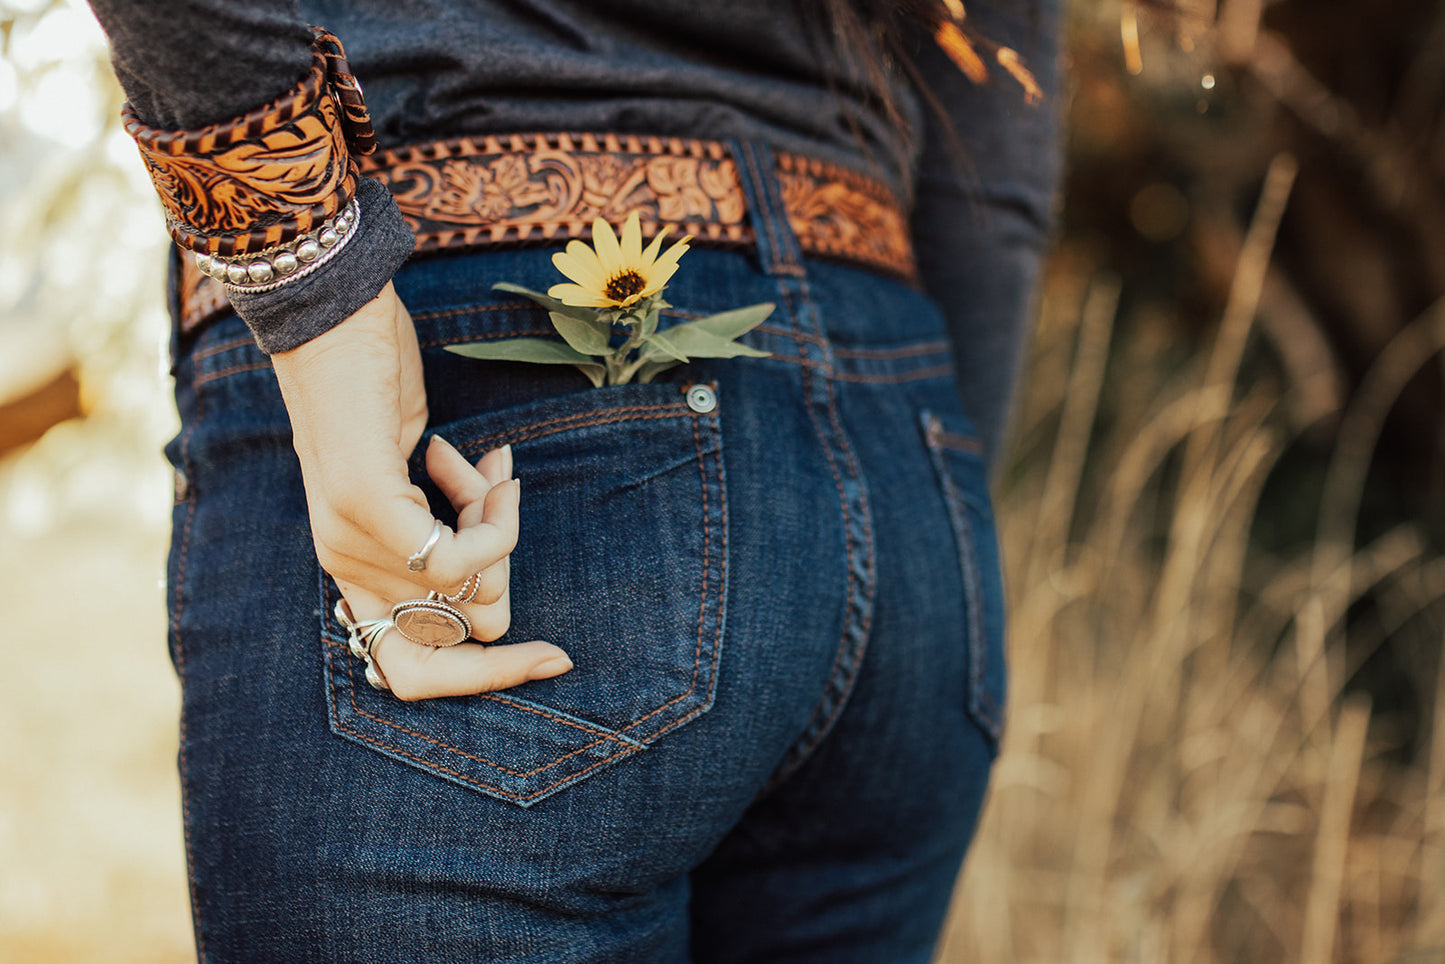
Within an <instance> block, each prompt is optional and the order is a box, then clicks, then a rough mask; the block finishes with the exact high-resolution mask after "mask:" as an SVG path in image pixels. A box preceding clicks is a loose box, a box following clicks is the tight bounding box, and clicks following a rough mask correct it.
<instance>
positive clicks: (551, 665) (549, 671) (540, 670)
mask: <svg viewBox="0 0 1445 964" xmlns="http://www.w3.org/2000/svg"><path fill="white" fill-rule="evenodd" d="M571 668H572V660H571V659H570V658H569V657H568V656H567V654H566V653H563V654H562V655H561V656H553V657H552V658H551V659H544V660H542V662H540V663H538V664H537V665H536V666H533V667H532V669H531V671H530V672H529V673H528V674H527V678H528V679H551V678H552V677H553V676H561V675H562V674H563V673H565V672H567V671H568V670H570V669H571Z"/></svg>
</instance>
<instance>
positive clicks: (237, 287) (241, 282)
mask: <svg viewBox="0 0 1445 964" xmlns="http://www.w3.org/2000/svg"><path fill="white" fill-rule="evenodd" d="M360 225H361V207H360V205H358V204H357V203H356V199H355V198H352V199H351V201H350V203H348V204H347V205H346V207H344V208H342V209H341V210H340V211H338V212H337V213H336V214H335V215H333V216H332V217H330V218H328V219H327V220H325V221H323V222H322V223H321V226H320V227H319V228H317V229H315V230H314V231H310V232H308V233H306V234H303V235H301V236H300V237H299V238H296V239H294V240H292V241H288V242H287V243H285V244H278V245H276V246H275V247H274V248H266V249H264V250H262V251H257V252H256V253H255V254H252V255H246V256H245V257H240V258H223V257H221V256H220V255H218V254H202V253H197V254H196V267H197V268H200V269H201V273H202V274H207V275H210V276H211V277H212V278H215V279H216V280H217V281H219V282H221V284H223V285H225V286H226V288H227V290H229V291H236V292H243V293H247V294H259V293H260V292H263V291H271V290H273V289H276V288H279V287H281V286H282V285H284V284H289V283H290V282H292V281H296V280H298V279H300V278H304V277H306V276H307V275H308V274H310V273H311V272H313V271H315V270H316V269H317V268H319V267H321V266H322V265H323V264H325V263H326V262H328V261H330V260H331V259H332V258H334V257H335V256H336V253H337V252H338V251H340V250H341V249H342V248H344V247H346V242H348V241H350V240H351V239H352V237H353V236H354V235H355V234H356V232H357V230H358V228H359V227H360Z"/></svg>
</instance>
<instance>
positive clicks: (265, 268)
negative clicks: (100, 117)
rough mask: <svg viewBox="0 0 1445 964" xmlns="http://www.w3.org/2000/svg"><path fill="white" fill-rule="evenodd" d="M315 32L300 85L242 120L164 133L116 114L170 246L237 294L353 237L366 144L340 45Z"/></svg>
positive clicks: (369, 135) (310, 266)
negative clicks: (146, 176) (157, 204)
mask: <svg viewBox="0 0 1445 964" xmlns="http://www.w3.org/2000/svg"><path fill="white" fill-rule="evenodd" d="M313 29H314V30H315V34H316V40H315V42H314V43H313V44H312V52H313V56H312V62H311V69H310V70H309V71H308V72H307V74H306V76H305V77H304V78H302V79H301V81H300V83H298V84H297V85H296V86H295V87H293V88H292V89H291V90H289V91H287V92H286V93H285V94H283V95H281V96H280V97H278V98H277V99H276V100H274V101H272V102H271V103H269V104H267V105H265V106H264V107H261V108H258V109H256V110H253V111H251V112H249V113H247V114H245V115H243V116H241V117H238V118H236V119H234V120H231V121H228V122H225V123H222V124H212V125H210V126H207V127H203V128H200V129H198V130H178V131H163V130H157V129H155V128H151V127H147V126H146V125H144V124H142V123H141V122H140V120H139V119H138V118H137V117H136V116H135V112H134V110H132V108H131V106H130V105H129V104H127V105H126V106H125V108H124V110H123V112H122V118H123V120H124V123H125V129H126V132H127V133H129V134H130V135H131V136H132V137H133V138H135V141H136V144H137V145H138V146H139V148H140V153H141V158H142V160H144V162H145V165H146V169H147V171H148V172H149V173H150V176H151V182H152V183H153V184H154V185H155V188H156V192H157V193H158V194H159V195H160V199H161V205H162V207H164V209H165V212H166V226H167V227H168V229H169V230H170V234H171V237H172V238H173V239H174V240H175V242H176V244H178V245H180V246H181V247H182V248H185V249H188V250H190V251H193V252H196V254H197V258H196V261H197V266H198V267H200V268H201V270H202V271H204V272H205V273H207V274H209V275H211V276H212V277H214V278H216V279H217V280H220V281H223V282H225V283H226V284H227V285H228V286H231V287H233V288H235V289H237V290H247V291H262V290H268V289H269V288H273V287H276V286H278V285H280V284H284V283H285V282H286V281H289V280H292V279H293V278H299V277H302V276H303V275H305V274H308V273H310V272H311V271H312V270H314V269H315V268H317V267H319V266H320V265H321V264H322V263H323V262H324V261H325V260H327V259H328V258H329V257H330V256H331V255H332V254H334V253H335V252H336V251H339V250H340V249H341V248H342V247H343V246H344V245H345V243H346V241H347V240H348V239H349V238H350V237H351V236H352V235H354V233H355V231H356V224H357V221H358V216H359V215H358V211H357V205H356V203H355V200H354V199H355V196H356V187H357V182H358V179H359V178H360V174H359V172H358V170H357V166H356V162H355V161H354V160H353V159H352V155H353V153H355V154H369V153H371V151H372V150H374V149H375V134H374V132H373V131H372V127H371V121H370V118H369V116H368V114H367V111H366V105H365V103H364V102H363V101H362V98H361V86H360V84H359V83H358V82H357V81H356V78H355V77H354V76H353V75H352V73H351V69H350V66H349V65H348V64H347V62H346V54H345V51H344V50H343V49H342V47H341V43H340V41H338V40H337V39H336V38H335V37H334V36H332V35H331V34H329V33H327V32H326V31H324V30H321V29H320V28H313Z"/></svg>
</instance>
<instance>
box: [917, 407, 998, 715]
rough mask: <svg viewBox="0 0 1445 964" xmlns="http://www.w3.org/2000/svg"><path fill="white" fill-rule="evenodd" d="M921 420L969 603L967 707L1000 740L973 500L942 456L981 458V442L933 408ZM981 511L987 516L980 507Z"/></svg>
mask: <svg viewBox="0 0 1445 964" xmlns="http://www.w3.org/2000/svg"><path fill="white" fill-rule="evenodd" d="M921 420H922V422H923V434H924V441H925V444H926V445H927V446H928V450H929V458H930V459H931V460H932V462H933V467H934V470H935V472H936V473H937V475H938V480H939V485H940V487H941V489H942V491H943V498H944V503H945V505H946V506H947V507H948V513H949V516H950V518H951V521H952V522H953V527H954V535H955V539H954V541H955V543H956V544H957V551H958V557H959V559H958V564H959V569H960V570H961V572H962V575H963V583H964V592H965V594H966V601H967V605H968V639H969V653H968V655H969V710H970V711H971V712H972V713H973V715H974V716H975V717H977V718H978V720H979V723H980V724H981V725H982V726H983V728H984V730H985V731H987V733H988V734H989V736H991V737H992V738H993V739H994V740H995V741H997V740H998V739H999V737H1000V736H1001V735H1002V733H1003V720H1002V719H1001V718H1000V715H999V705H998V700H997V699H996V698H995V697H994V695H993V694H992V693H991V692H989V691H988V688H987V687H986V686H985V685H984V678H985V676H986V675H987V672H988V665H989V663H988V660H989V651H988V650H989V641H988V639H987V635H986V634H987V625H986V623H985V620H984V611H983V606H984V602H985V601H984V598H983V586H982V579H981V574H980V572H979V562H978V553H977V548H976V546H975V541H976V539H977V534H976V531H975V529H974V526H973V523H972V522H971V521H970V520H969V517H968V513H969V508H970V506H971V501H970V500H969V499H968V497H967V496H966V495H965V494H964V493H963V492H962V490H960V489H959V487H958V482H957V481H956V480H955V478H954V476H953V473H952V472H950V471H949V469H948V466H947V465H946V464H945V463H944V461H943V458H942V452H944V451H952V452H959V453H961V454H964V455H967V456H970V457H974V458H982V456H983V445H982V443H981V442H980V441H979V440H978V439H977V438H975V437H973V436H971V435H965V434H961V433H958V432H950V431H948V430H947V429H945V428H944V427H943V422H942V420H941V419H940V418H939V417H938V416H937V415H935V414H934V413H932V412H929V411H924V412H922V413H921ZM975 511H978V510H975ZM979 514H980V516H982V515H983V513H982V512H980V513H979Z"/></svg>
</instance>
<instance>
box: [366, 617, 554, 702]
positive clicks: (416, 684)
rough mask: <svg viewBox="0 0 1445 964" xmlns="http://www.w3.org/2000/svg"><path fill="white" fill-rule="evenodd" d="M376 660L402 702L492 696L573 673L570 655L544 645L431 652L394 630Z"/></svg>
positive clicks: (374, 654)
mask: <svg viewBox="0 0 1445 964" xmlns="http://www.w3.org/2000/svg"><path fill="white" fill-rule="evenodd" d="M372 657H373V658H374V659H375V660H376V664H377V665H378V666H379V667H381V671H382V673H383V674H384V675H385V676H386V680H387V683H388V684H389V685H390V687H391V692H392V693H393V694H394V695H395V696H396V697H397V698H398V699H402V700H424V699H434V698H436V697H441V696H471V695H473V694H476V693H490V692H493V691H494V690H502V689H507V688H509V687H512V686H518V685H520V684H522V683H525V682H527V681H529V680H538V679H549V678H551V677H553V676H560V675H562V674H563V673H565V672H567V671H568V670H570V669H571V668H572V660H571V659H569V658H568V656H567V654H566V653H564V652H563V651H562V650H561V649H559V648H558V647H556V646H553V645H552V644H551V643H546V642H543V641H541V640H532V641H531V642H526V643H512V644H511V645H508V646H478V645H476V644H475V643H461V644H459V645H456V646H449V647H447V648H445V649H432V648H430V647H428V646H420V645H418V644H416V643H413V642H412V641H411V640H409V639H407V638H406V637H404V636H402V635H401V634H400V633H399V632H397V631H395V630H392V631H391V632H389V633H387V634H386V635H385V636H384V637H382V639H381V641H380V642H378V643H377V645H376V647H375V648H374V649H373V650H372Z"/></svg>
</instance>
